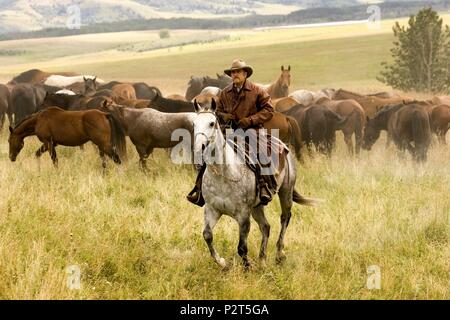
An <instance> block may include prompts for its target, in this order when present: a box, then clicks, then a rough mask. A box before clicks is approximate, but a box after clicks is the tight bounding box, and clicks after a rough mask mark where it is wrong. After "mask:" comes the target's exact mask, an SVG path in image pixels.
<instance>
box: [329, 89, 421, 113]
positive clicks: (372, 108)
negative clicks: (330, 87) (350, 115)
mask: <svg viewBox="0 0 450 320" xmlns="http://www.w3.org/2000/svg"><path fill="white" fill-rule="evenodd" d="M346 99H353V100H356V101H357V102H358V103H359V104H360V105H361V107H362V108H363V109H364V112H365V113H366V115H367V116H369V117H372V116H373V115H375V113H377V112H378V111H380V110H381V108H383V107H384V106H386V105H390V104H399V103H403V102H404V101H405V102H411V101H412V100H411V99H410V98H389V99H384V98H379V97H376V96H370V97H369V96H362V95H360V94H358V93H354V92H351V91H347V90H344V89H339V90H337V91H336V93H335V94H334V97H333V100H346Z"/></svg>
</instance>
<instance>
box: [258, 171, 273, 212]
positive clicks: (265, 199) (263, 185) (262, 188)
mask: <svg viewBox="0 0 450 320" xmlns="http://www.w3.org/2000/svg"><path fill="white" fill-rule="evenodd" d="M258 186H259V200H260V203H261V204H262V205H264V206H265V205H267V204H268V203H269V202H270V201H272V192H271V190H270V188H269V185H268V183H267V182H266V181H265V179H264V178H263V176H260V178H259V181H258Z"/></svg>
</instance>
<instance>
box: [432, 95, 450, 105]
mask: <svg viewBox="0 0 450 320" xmlns="http://www.w3.org/2000/svg"><path fill="white" fill-rule="evenodd" d="M431 102H432V104H434V105H436V106H438V105H441V104H445V105H447V106H450V96H437V97H433V98H432V99H431Z"/></svg>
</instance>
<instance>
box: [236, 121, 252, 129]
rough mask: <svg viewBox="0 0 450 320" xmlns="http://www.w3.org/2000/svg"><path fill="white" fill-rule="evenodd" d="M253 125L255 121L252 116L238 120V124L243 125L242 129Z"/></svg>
mask: <svg viewBox="0 0 450 320" xmlns="http://www.w3.org/2000/svg"><path fill="white" fill-rule="evenodd" d="M252 125H253V122H252V119H251V118H242V119H241V120H239V122H238V126H239V127H241V128H242V129H247V128H249V127H251V126H252Z"/></svg>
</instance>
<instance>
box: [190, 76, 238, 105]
mask: <svg viewBox="0 0 450 320" xmlns="http://www.w3.org/2000/svg"><path fill="white" fill-rule="evenodd" d="M230 83H231V78H230V77H221V78H220V79H213V78H210V77H193V76H191V79H190V80H189V82H188V87H187V89H186V94H185V95H184V96H185V98H186V100H187V101H192V99H194V97H195V96H196V95H198V94H200V92H202V90H203V89H204V88H206V87H217V88H220V89H223V88H225V87H226V86H227V85H229V84H230Z"/></svg>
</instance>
